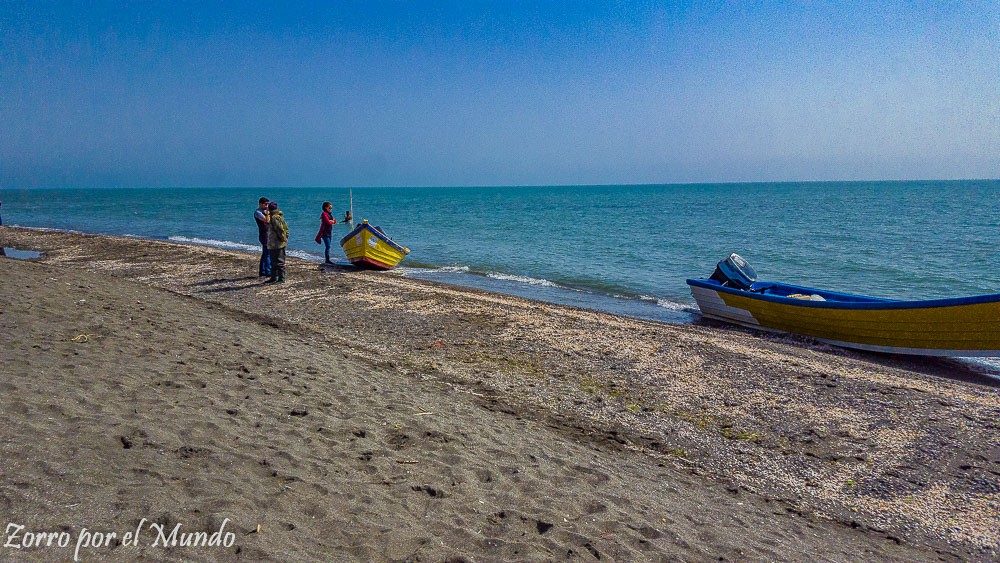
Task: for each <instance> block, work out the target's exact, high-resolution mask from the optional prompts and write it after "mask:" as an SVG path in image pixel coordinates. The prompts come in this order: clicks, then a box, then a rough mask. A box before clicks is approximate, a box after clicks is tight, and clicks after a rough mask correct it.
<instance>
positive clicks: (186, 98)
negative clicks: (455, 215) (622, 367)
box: [0, 0, 1000, 188]
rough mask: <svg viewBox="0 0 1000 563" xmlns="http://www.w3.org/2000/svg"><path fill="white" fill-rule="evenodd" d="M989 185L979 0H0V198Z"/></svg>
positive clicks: (995, 52) (987, 7)
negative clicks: (47, 190)
mask: <svg viewBox="0 0 1000 563" xmlns="http://www.w3.org/2000/svg"><path fill="white" fill-rule="evenodd" d="M997 177H1000V3H998V2H994V1H983V2H936V1H935V2H905V3H904V2H801V3H786V2H773V3H772V2H752V3H751V2H719V3H693V4H688V3H671V2H648V1H647V2H587V1H578V2H560V1H545V2H538V3H528V2H477V1H464V2H431V1H426V2H406V1H402V0H397V1H391V2H380V1H364V2H328V3H325V2H324V3H296V2H282V3H277V2H275V3H245V2H218V3H213V2H164V3H157V2H127V3H124V2H123V3H106V2H40V1H38V2H25V3H20V2H3V3H0V188H19V187H56V186H81V187H90V186H101V187H105V186H108V187H111V186H416V185H421V186H428V185H429V186H448V185H547V184H618V183H677V182H724V181H726V182H727V181H786V180H787V181H799V180H862V179H871V180H876V179H951V178H997Z"/></svg>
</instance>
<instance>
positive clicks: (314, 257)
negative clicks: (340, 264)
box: [258, 247, 323, 262]
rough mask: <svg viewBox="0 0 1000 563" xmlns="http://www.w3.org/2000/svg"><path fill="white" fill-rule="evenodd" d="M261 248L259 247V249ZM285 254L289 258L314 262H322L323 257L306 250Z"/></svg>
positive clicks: (291, 251) (290, 251)
mask: <svg viewBox="0 0 1000 563" xmlns="http://www.w3.org/2000/svg"><path fill="white" fill-rule="evenodd" d="M258 248H259V247H258ZM285 254H287V255H289V256H294V257H295V258H302V259H305V260H312V261H313V262H321V261H322V260H323V257H322V256H320V255H318V254H313V253H311V252H306V251H305V250H289V251H287V252H286V253H285Z"/></svg>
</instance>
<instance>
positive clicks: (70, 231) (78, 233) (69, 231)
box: [7, 223, 87, 235]
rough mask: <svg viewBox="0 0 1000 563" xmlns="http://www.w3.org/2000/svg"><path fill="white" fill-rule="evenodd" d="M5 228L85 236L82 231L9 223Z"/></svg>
mask: <svg viewBox="0 0 1000 563" xmlns="http://www.w3.org/2000/svg"><path fill="white" fill-rule="evenodd" d="M7 226H8V227H17V228H18V229H28V230H29V231H43V232H46V233H72V234H74V235H85V234H87V233H85V232H83V231H74V230H73V229H54V228H52V227H23V226H21V225H17V224H14V223H11V224H9V225H7Z"/></svg>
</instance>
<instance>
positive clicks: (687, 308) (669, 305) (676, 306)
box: [639, 295, 699, 313]
mask: <svg viewBox="0 0 1000 563" xmlns="http://www.w3.org/2000/svg"><path fill="white" fill-rule="evenodd" d="M639 299H641V300H643V301H651V302H653V303H656V306H657V307H663V308H664V309H667V310H669V311H678V312H681V313H697V312H698V311H699V309H698V307H696V306H694V305H690V304H688V303H681V302H679V301H671V300H669V299H657V298H656V297H653V296H651V295H640V296H639Z"/></svg>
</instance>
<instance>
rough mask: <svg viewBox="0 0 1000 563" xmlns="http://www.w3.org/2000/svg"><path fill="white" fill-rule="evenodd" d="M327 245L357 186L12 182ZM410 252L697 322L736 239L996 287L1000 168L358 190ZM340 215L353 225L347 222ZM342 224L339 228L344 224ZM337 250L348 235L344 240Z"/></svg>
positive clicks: (894, 283) (126, 221) (161, 220)
mask: <svg viewBox="0 0 1000 563" xmlns="http://www.w3.org/2000/svg"><path fill="white" fill-rule="evenodd" d="M262 195H263V196H267V197H269V198H271V199H273V200H276V201H278V202H279V204H280V206H281V208H282V209H283V210H284V211H285V215H286V218H287V220H288V223H289V226H290V228H291V240H290V248H291V249H292V250H293V251H294V252H293V254H295V255H299V256H302V257H309V258H313V259H317V258H319V257H320V256H321V254H322V247H321V246H320V245H317V244H316V243H315V242H314V241H313V238H314V237H315V235H316V231H317V229H318V227H319V214H320V211H321V210H320V204H321V203H322V202H323V201H325V200H329V201H331V202H333V203H334V210H335V212H336V213H338V214H339V216H342V212H343V210H345V209H347V207H348V198H349V195H348V190H347V189H346V188H308V189H306V188H294V189H293V188H266V189H256V188H254V189H235V188H233V189H95V190H57V189H53V190H0V200H2V201H3V207H2V212H3V219H4V222H5V224H16V225H22V226H32V227H48V228H56V229H68V230H78V231H84V232H94V233H106V234H116V235H132V236H139V237H148V238H159V239H170V240H175V241H180V242H194V243H201V244H210V245H215V246H222V247H227V248H237V249H245V250H248V251H253V250H254V249H255V248H256V246H257V241H256V237H257V234H256V227H255V225H254V222H253V219H252V217H251V215H252V212H253V210H254V209H255V208H256V202H257V198H258V197H260V196H262ZM353 196H354V215H355V217H356V218H357V219H359V220H360V219H362V218H367V219H369V220H370V222H371V223H372V224H375V225H380V226H382V228H383V229H384V230H385V231H386V232H387V233H388V234H389V235H390V236H392V237H393V238H394V239H395V240H397V241H398V242H400V243H402V244H404V245H405V246H408V247H409V248H410V249H411V251H412V253H411V255H410V256H409V258H407V260H406V261H405V262H404V266H405V268H402V269H401V273H402V275H405V276H410V277H418V278H424V279H433V280H437V281H444V282H448V283H456V284H461V285H469V286H475V287H482V288H486V289H491V290H495V291H501V292H506V293H514V294H518V295H523V296H527V297H531V298H536V299H543V300H547V301H553V302H558V303H567V304H572V305H577V306H582V307H588V308H594V309H601V310H607V311H612V312H616V313H622V314H627V315H632V316H636V317H642V318H650V319H655V320H663V321H676V322H685V321H690V320H691V319H692V318H694V316H693V311H694V310H695V309H694V308H693V300H692V299H691V297H690V293H689V292H688V289H687V286H686V285H685V283H684V280H685V278H688V277H707V276H708V275H710V274H711V273H712V270H713V268H714V266H715V263H716V262H718V261H719V260H721V259H722V258H724V257H725V256H726V255H727V254H728V253H730V252H738V253H740V254H741V255H742V256H743V257H744V258H746V259H747V260H749V261H750V263H751V264H752V265H753V266H754V267H755V268H756V269H757V271H758V273H759V274H760V276H761V278H762V279H772V280H780V281H784V282H788V283H794V284H799V285H806V286H812V287H819V288H824V289H832V290H840V291H847V292H852V293H863V294H868V295H875V296H880V297H893V298H907V299H910V298H914V299H915V298H931V297H950V296H961V295H974V294H981V293H995V292H997V291H1000V282H998V281H997V279H996V278H997V276H996V274H994V271H993V267H992V266H993V264H994V263H995V262H996V247H997V241H998V239H1000V229H998V223H1000V221H998V218H997V201H998V198H1000V181H996V180H985V181H948V182H939V181H920V182H869V183H864V182H851V183H838V182H829V183H761V184H701V185H656V186H653V185H648V186H586V187H511V188H356V189H354V190H353ZM337 227H340V225H337ZM346 232H347V228H346V226H345V227H342V228H341V229H340V230H335V234H337V233H339V234H346ZM337 251H338V255H340V253H339V248H338V249H337Z"/></svg>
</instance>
